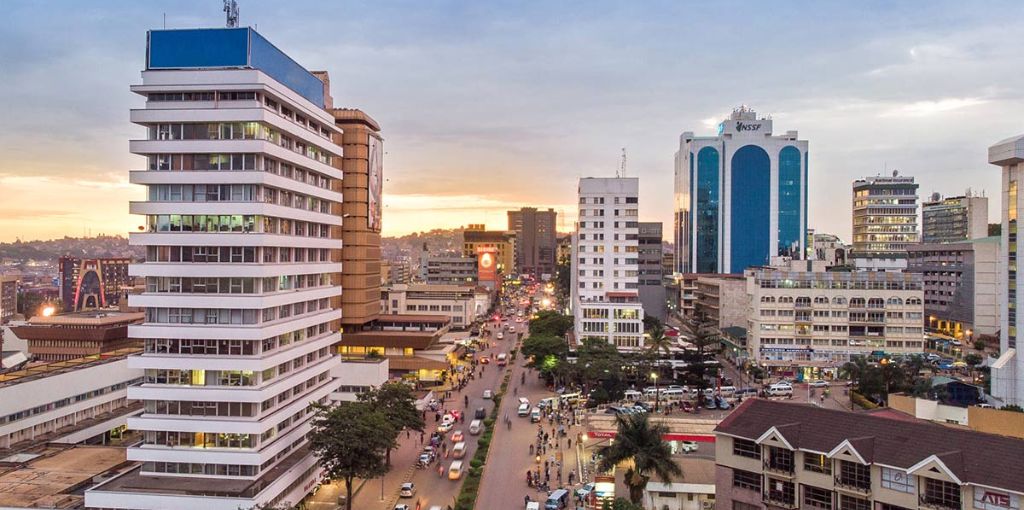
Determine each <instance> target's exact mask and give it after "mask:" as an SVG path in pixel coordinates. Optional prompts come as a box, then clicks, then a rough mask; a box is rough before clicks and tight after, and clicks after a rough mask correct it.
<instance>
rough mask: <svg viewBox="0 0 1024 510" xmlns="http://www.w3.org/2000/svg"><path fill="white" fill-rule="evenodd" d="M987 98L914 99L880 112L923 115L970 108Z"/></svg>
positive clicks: (911, 115)
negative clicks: (911, 101)
mask: <svg viewBox="0 0 1024 510" xmlns="http://www.w3.org/2000/svg"><path fill="white" fill-rule="evenodd" d="M988 102H989V101H988V100H987V99H982V98H978V97H963V98H956V97H950V98H945V99H939V100H936V101H915V102H913V103H909V104H904V105H900V106H897V107H895V108H892V109H890V110H889V111H887V112H885V113H883V114H882V116H883V117H899V116H909V117H925V116H930V115H937V114H942V113H948V112H953V111H956V110H961V109H964V108H971V107H974V106H978V105H983V104H985V103H988Z"/></svg>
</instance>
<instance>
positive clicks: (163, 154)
mask: <svg viewBox="0 0 1024 510" xmlns="http://www.w3.org/2000/svg"><path fill="white" fill-rule="evenodd" d="M132 91H133V92H135V93H136V94H139V95H141V96H143V97H145V98H146V102H145V107H144V108H142V109H138V110H132V112H131V120H132V122H134V123H135V124H138V125H140V126H142V127H144V128H145V133H146V136H145V137H144V139H139V140H132V141H131V142H130V144H129V147H130V150H131V152H132V153H134V154H138V155H140V156H143V157H144V158H145V160H144V161H145V164H146V166H145V167H144V168H143V169H141V170H137V171H133V172H131V175H130V177H131V182H132V183H135V184H140V185H144V186H146V189H147V200H145V201H142V202H133V203H132V204H131V205H130V211H131V213H133V214H136V215H139V217H140V218H141V220H140V225H142V227H140V230H141V232H138V233H134V234H132V236H131V244H133V245H136V246H144V247H145V248H146V262H145V263H143V264H133V265H132V266H131V269H130V272H131V274H132V275H133V276H136V277H143V278H145V280H146V290H145V292H144V293H142V294H139V295H133V296H131V297H130V298H129V299H130V301H129V303H130V306H134V307H141V308H143V309H144V310H145V312H146V318H145V322H144V323H143V324H141V325H137V326H131V327H130V328H129V336H130V337H132V338H138V339H141V340H144V343H145V351H144V353H143V354H141V355H138V356H134V357H132V358H130V360H129V366H130V367H132V368H139V369H143V370H144V371H145V372H144V373H145V376H144V382H143V384H141V385H138V386H132V387H131V388H129V390H128V397H129V398H131V399H138V400H141V401H143V402H144V403H145V407H144V412H143V414H142V415H140V416H138V417H134V418H131V419H130V420H129V423H128V426H129V428H130V429H133V430H138V431H142V432H143V438H144V439H143V441H142V443H141V444H138V445H135V446H133V447H131V448H129V449H128V459H129V460H133V461H138V462H140V464H139V466H138V467H136V468H135V469H133V470H130V471H128V472H126V473H125V474H123V475H121V476H118V477H116V478H114V479H111V480H109V481H107V482H105V483H103V484H101V485H99V486H98V487H96V488H94V489H91V490H90V491H89V492H88V493H87V495H86V503H87V506H89V507H100V508H132V509H157V508H160V509H164V508H202V509H224V510H237V509H238V508H251V507H253V506H254V505H256V504H266V503H283V502H291V503H297V502H298V501H299V500H300V499H301V498H302V497H303V496H305V495H306V494H307V493H308V492H309V491H310V490H311V489H312V488H313V487H315V486H316V485H317V483H318V481H319V480H318V477H319V468H318V466H317V463H316V459H315V458H314V456H313V455H312V454H311V452H310V451H309V449H308V441H307V434H308V433H309V432H310V420H311V418H312V412H313V410H312V406H311V403H314V402H320V403H324V402H326V401H327V399H328V395H329V394H330V393H331V392H332V391H335V390H336V389H337V383H336V382H333V381H334V380H333V379H332V377H331V375H330V373H331V369H332V368H334V367H336V366H338V365H339V358H338V356H336V355H335V353H334V352H333V349H332V345H333V344H335V343H337V342H338V341H339V339H340V332H339V321H340V318H341V311H340V309H339V301H338V300H339V297H340V295H341V292H342V289H341V286H340V272H341V269H342V268H341V263H340V262H335V260H340V257H338V258H336V257H335V256H334V255H335V253H334V252H336V251H338V250H340V248H341V241H340V228H339V227H340V225H341V222H342V217H341V215H340V214H338V212H339V210H340V203H341V201H342V194H341V193H340V188H341V187H340V180H341V179H342V172H341V170H340V169H339V168H340V159H341V156H342V148H341V147H340V146H338V145H336V144H334V143H333V142H332V141H331V135H332V134H335V133H339V132H340V131H339V130H338V128H336V127H335V122H334V117H333V116H332V115H331V113H329V112H328V111H327V110H326V109H325V91H324V84H323V82H321V81H320V80H319V79H317V77H316V76H314V75H313V74H312V73H310V72H309V71H307V70H306V69H304V68H302V67H301V66H299V65H298V64H297V63H295V62H294V61H293V60H291V59H290V58H289V57H288V56H287V55H285V54H284V53H282V52H281V51H280V50H278V49H277V48H276V47H274V46H273V45H271V44H270V43H269V42H267V40H266V39H264V38H263V37H262V36H260V35H259V34H258V33H256V32H255V31H254V30H252V29H249V28H228V29H204V30H154V31H151V32H150V33H149V44H148V52H147V65H146V70H145V71H143V72H142V83H141V84H140V85H133V86H132Z"/></svg>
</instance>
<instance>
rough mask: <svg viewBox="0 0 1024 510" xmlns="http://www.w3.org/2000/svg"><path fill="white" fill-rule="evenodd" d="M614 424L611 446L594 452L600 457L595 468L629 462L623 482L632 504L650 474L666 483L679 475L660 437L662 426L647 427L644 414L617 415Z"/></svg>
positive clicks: (665, 429) (641, 493)
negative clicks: (627, 488)
mask: <svg viewBox="0 0 1024 510" xmlns="http://www.w3.org/2000/svg"><path fill="white" fill-rule="evenodd" d="M615 422H616V424H617V426H618V433H617V434H616V435H615V440H614V442H612V444H609V445H606V446H602V447H601V448H600V449H599V450H598V455H600V456H601V462H600V463H599V464H598V469H599V470H600V471H609V470H611V469H613V468H614V467H615V466H617V465H619V464H621V463H623V462H626V461H632V465H631V466H630V467H629V468H627V469H626V472H625V482H626V486H627V487H629V499H630V500H631V501H633V503H637V504H639V503H640V501H641V499H642V498H643V495H644V487H646V486H647V481H648V480H650V478H651V475H652V474H654V475H657V476H658V478H660V479H661V480H662V481H663V482H666V483H668V482H669V480H670V479H671V477H673V476H675V477H679V476H682V474H683V470H682V469H681V468H680V467H679V465H678V464H676V462H675V461H674V460H672V450H671V448H669V445H668V443H666V442H665V440H663V439H662V438H661V436H662V435H664V434H665V433H667V432H668V429H667V428H666V427H665V426H664V425H661V424H651V423H650V422H649V421H648V417H647V415H646V414H629V415H618V416H616V417H615Z"/></svg>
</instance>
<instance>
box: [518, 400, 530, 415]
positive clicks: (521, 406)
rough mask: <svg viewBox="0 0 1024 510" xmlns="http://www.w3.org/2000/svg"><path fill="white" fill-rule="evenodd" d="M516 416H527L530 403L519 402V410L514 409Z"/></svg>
mask: <svg viewBox="0 0 1024 510" xmlns="http://www.w3.org/2000/svg"><path fill="white" fill-rule="evenodd" d="M516 415H517V416H529V415H530V404H529V403H526V404H519V410H518V411H516Z"/></svg>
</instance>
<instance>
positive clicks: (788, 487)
mask: <svg viewBox="0 0 1024 510" xmlns="http://www.w3.org/2000/svg"><path fill="white" fill-rule="evenodd" d="M767 489H768V490H767V492H766V493H765V494H764V499H765V500H767V501H768V502H776V503H781V504H782V505H785V506H792V505H793V503H795V502H796V488H795V487H794V485H793V482H786V481H783V480H777V479H775V478H769V479H768V487H767Z"/></svg>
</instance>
